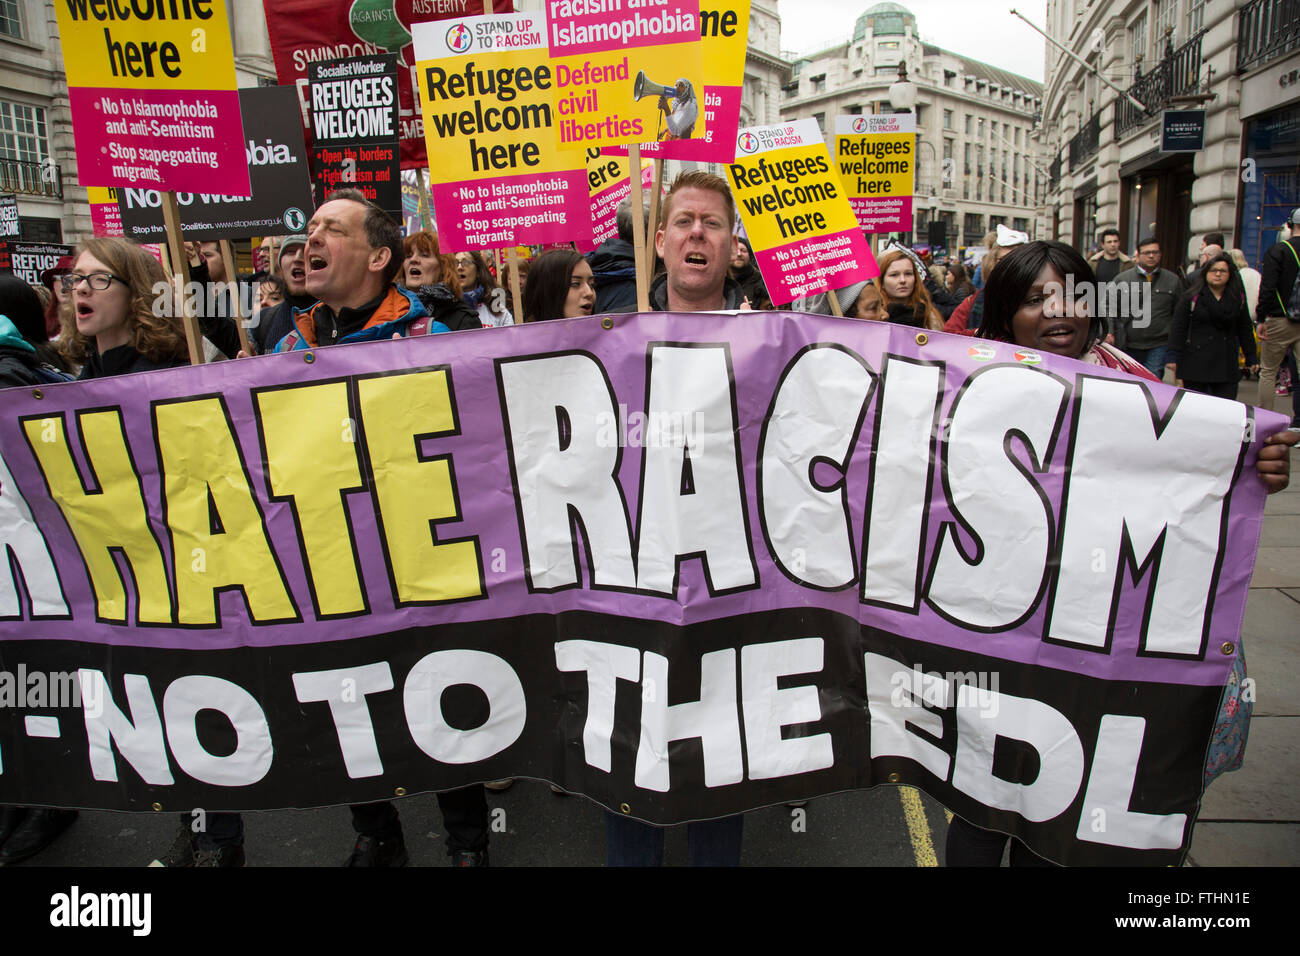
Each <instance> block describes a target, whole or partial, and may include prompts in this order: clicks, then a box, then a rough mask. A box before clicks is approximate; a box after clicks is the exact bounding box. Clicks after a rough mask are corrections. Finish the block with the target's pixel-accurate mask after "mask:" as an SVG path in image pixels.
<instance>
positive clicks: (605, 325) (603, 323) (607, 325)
mask: <svg viewBox="0 0 1300 956" xmlns="http://www.w3.org/2000/svg"><path fill="white" fill-rule="evenodd" d="M600 327H601V328H602V329H604V330H605V331H606V332H608V331H609V330H610V329H612V328H613V327H614V320H613V319H611V318H610V317H609V316H605V317H604V318H603V319H601V320H600Z"/></svg>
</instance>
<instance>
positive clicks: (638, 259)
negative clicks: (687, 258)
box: [627, 143, 650, 312]
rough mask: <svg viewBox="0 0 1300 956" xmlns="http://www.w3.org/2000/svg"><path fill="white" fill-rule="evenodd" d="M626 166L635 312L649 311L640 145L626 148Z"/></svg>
mask: <svg viewBox="0 0 1300 956" xmlns="http://www.w3.org/2000/svg"><path fill="white" fill-rule="evenodd" d="M627 164H628V167H629V172H630V173H631V176H632V262H633V264H634V265H635V267H636V310H637V311H638V312H649V311H650V285H649V282H648V281H647V279H646V268H645V247H646V241H645V238H646V237H645V213H644V211H643V210H644V209H645V204H644V202H643V198H644V197H642V195H641V144H640V143H633V144H632V145H631V146H629V147H628V148H627Z"/></svg>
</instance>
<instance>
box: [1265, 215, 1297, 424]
mask: <svg viewBox="0 0 1300 956" xmlns="http://www.w3.org/2000/svg"><path fill="white" fill-rule="evenodd" d="M1289 222H1290V225H1291V231H1292V232H1293V233H1300V209H1296V210H1295V211H1293V212H1292V213H1291V218H1290V220H1289ZM1297 277H1300V235H1295V236H1292V238H1290V239H1287V240H1286V241H1285V242H1279V243H1277V244H1276V245H1274V246H1273V247H1272V248H1270V249H1269V250H1268V252H1266V253H1264V261H1263V262H1262V263H1261V269H1260V280H1259V305H1258V306H1256V307H1255V322H1256V331H1258V333H1259V342H1260V353H1261V354H1260V357H1259V400H1258V401H1257V402H1256V404H1257V405H1259V407H1260V408H1264V409H1267V410H1268V411H1272V410H1273V402H1274V400H1275V399H1276V398H1277V394H1276V385H1277V370H1278V368H1279V367H1280V366H1281V365H1282V360H1283V359H1284V358H1286V353H1287V349H1293V348H1295V347H1296V344H1297V343H1300V321H1298V319H1300V315H1297V317H1296V318H1294V319H1293V318H1290V317H1289V316H1288V315H1287V306H1288V304H1289V303H1290V300H1291V297H1292V295H1293V294H1294V293H1295V291H1296V279H1297ZM1293 387H1294V386H1293Z"/></svg>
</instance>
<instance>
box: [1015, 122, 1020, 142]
mask: <svg viewBox="0 0 1300 956" xmlns="http://www.w3.org/2000/svg"><path fill="white" fill-rule="evenodd" d="M1015 137H1016V145H1017V146H1019V145H1020V127H1019V126H1017V127H1016V132H1015Z"/></svg>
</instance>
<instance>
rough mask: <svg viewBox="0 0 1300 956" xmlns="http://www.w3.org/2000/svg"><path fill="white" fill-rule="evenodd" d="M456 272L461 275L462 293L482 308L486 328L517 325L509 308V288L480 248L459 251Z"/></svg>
mask: <svg viewBox="0 0 1300 956" xmlns="http://www.w3.org/2000/svg"><path fill="white" fill-rule="evenodd" d="M456 275H457V276H458V277H459V278H460V288H461V297H462V298H463V299H464V300H465V301H466V303H468V304H469V307H470V308H471V309H475V310H477V311H478V317H479V321H480V322H482V323H483V328H485V329H492V328H498V327H500V326H503V325H514V324H515V320H514V316H512V315H511V314H510V310H509V309H508V308H506V292H505V289H502V288H501V286H500V285H498V284H497V280H496V278H495V277H493V275H492V273H491V271H490V270H489V269H488V266H487V262H485V261H484V259H483V256H482V255H481V254H480V253H477V252H458V253H456Z"/></svg>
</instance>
